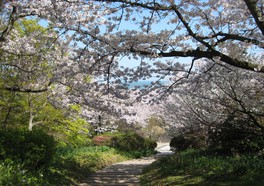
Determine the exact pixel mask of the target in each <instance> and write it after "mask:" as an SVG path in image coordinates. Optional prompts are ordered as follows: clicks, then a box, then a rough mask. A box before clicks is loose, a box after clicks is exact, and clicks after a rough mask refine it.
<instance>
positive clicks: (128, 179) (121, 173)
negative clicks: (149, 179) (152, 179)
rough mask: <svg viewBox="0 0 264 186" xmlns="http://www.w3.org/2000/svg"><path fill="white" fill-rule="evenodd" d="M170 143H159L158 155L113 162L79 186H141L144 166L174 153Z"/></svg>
mask: <svg viewBox="0 0 264 186" xmlns="http://www.w3.org/2000/svg"><path fill="white" fill-rule="evenodd" d="M168 145H169V144H168V143H158V146H157V148H156V150H157V151H158V154H157V155H155V156H153V157H147V158H141V159H134V160H128V161H124V162H120V163H116V164H113V165H111V166H109V167H106V168H104V169H102V170H100V171H98V172H96V173H94V174H92V175H91V176H89V177H88V179H87V181H86V182H85V183H81V184H79V186H106V185H107V186H113V185H114V186H139V185H140V183H139V178H140V175H141V172H142V170H143V168H144V167H146V166H147V165H149V164H151V163H152V162H154V161H155V160H156V159H157V158H159V157H161V156H166V155H169V154H172V152H171V151H170V150H169V147H168Z"/></svg>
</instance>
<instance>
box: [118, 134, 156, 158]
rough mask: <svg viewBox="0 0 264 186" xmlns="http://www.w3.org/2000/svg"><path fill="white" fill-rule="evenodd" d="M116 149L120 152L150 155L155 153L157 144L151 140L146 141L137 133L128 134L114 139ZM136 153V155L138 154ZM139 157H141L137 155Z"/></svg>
mask: <svg viewBox="0 0 264 186" xmlns="http://www.w3.org/2000/svg"><path fill="white" fill-rule="evenodd" d="M113 144H114V147H115V148H117V149H119V150H120V151H125V152H133V151H134V152H137V153H138V154H141V155H144V156H145V155H149V154H151V153H153V152H154V150H155V148H156V147H157V143H156V142H155V141H153V140H150V139H145V138H143V137H141V136H140V135H138V134H137V133H127V134H124V135H120V136H118V137H114V138H113ZM137 153H136V154H137ZM136 156H137V157H138V156H139V155H136Z"/></svg>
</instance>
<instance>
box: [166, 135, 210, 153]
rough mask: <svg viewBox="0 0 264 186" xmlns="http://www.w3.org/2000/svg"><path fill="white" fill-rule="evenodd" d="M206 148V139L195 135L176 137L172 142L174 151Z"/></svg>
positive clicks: (171, 145)
mask: <svg viewBox="0 0 264 186" xmlns="http://www.w3.org/2000/svg"><path fill="white" fill-rule="evenodd" d="M204 146H205V143H204V139H203V138H202V137H200V136H199V135H197V136H196V135H195V134H186V135H179V136H175V137H173V138H172V139H171V141H170V147H171V149H173V150H186V149H188V148H201V147H204Z"/></svg>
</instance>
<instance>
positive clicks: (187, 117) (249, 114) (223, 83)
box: [165, 64, 264, 144]
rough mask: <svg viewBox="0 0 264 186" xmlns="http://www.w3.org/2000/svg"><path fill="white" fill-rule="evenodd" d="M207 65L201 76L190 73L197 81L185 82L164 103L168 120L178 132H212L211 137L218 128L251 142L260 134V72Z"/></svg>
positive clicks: (226, 133) (261, 103)
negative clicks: (206, 70)
mask: <svg viewBox="0 0 264 186" xmlns="http://www.w3.org/2000/svg"><path fill="white" fill-rule="evenodd" d="M208 65H210V64H208ZM206 68H209V67H206ZM210 68H211V70H210V72H208V73H205V74H203V75H202V76H201V75H199V76H198V75H194V76H192V77H191V79H192V78H194V79H196V80H195V81H196V83H195V84H194V83H193V81H189V82H186V84H183V85H182V86H183V87H182V88H181V89H184V91H182V90H179V91H178V93H177V94H174V95H173V96H172V97H171V99H169V101H168V102H167V103H166V104H165V113H166V115H165V116H167V117H166V119H167V121H168V122H170V123H172V125H178V129H176V130H178V132H183V133H185V132H190V133H194V134H196V136H199V135H201V136H203V137H205V136H207V137H209V136H210V135H211V132H212V131H213V135H214V136H213V138H217V136H218V135H217V134H216V133H217V132H219V133H221V131H224V133H225V135H228V133H230V134H232V135H233V137H234V138H236V137H237V136H239V135H241V136H242V135H245V136H244V139H243V140H247V142H246V143H245V144H248V143H251V141H250V140H249V139H250V137H251V138H252V136H254V137H259V136H263V131H264V123H263V121H264V120H263V119H264V113H263V109H262V107H263V101H264V100H263V94H264V92H263V78H264V76H263V74H261V73H259V74H256V73H254V72H251V73H250V72H248V71H245V70H242V69H236V68H234V67H232V66H226V65H225V66H223V65H213V66H211V67H210ZM179 128H180V129H185V130H183V131H181V130H179ZM174 130H175V129H174ZM218 130H219V131H218ZM208 135H209V136H208ZM211 137H212V136H211ZM221 140H223V139H221ZM229 143H231V142H229Z"/></svg>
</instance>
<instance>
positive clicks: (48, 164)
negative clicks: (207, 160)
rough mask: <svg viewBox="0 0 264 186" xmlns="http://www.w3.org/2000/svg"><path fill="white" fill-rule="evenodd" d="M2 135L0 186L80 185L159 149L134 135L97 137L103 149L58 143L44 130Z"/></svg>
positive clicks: (0, 142)
mask: <svg viewBox="0 0 264 186" xmlns="http://www.w3.org/2000/svg"><path fill="white" fill-rule="evenodd" d="M0 133H1V135H0V136H1V137H0V152H1V154H0V175H1V177H0V185H77V184H78V183H80V182H81V181H85V179H86V178H87V176H89V175H90V174H91V173H93V172H95V171H97V170H99V169H102V168H103V167H105V166H107V165H111V164H113V163H116V162H120V161H124V160H127V159H131V158H139V157H142V156H146V155H150V154H151V153H153V152H154V149H155V147H156V143H155V142H153V141H150V140H146V139H144V138H142V137H141V136H139V135H138V134H135V133H132V132H131V133H126V134H125V133H116V134H105V135H99V136H95V137H94V141H96V142H98V140H99V139H100V141H101V143H102V144H103V145H101V144H97V145H96V144H95V143H93V142H92V140H90V143H89V144H86V145H79V146H72V145H71V144H70V143H67V141H61V140H55V139H54V137H52V136H51V135H49V134H47V133H46V132H45V131H43V130H36V131H34V132H30V131H28V130H26V129H22V128H16V129H6V130H1V132H0ZM109 136H111V138H113V139H112V140H109ZM105 137H106V138H107V140H108V142H109V143H108V144H106V143H105V142H103V141H104V139H106V138H105ZM128 139H131V140H128ZM113 140H115V141H113ZM113 142H114V143H115V145H113ZM143 149H144V150H143ZM146 149H148V150H146Z"/></svg>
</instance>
